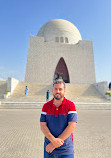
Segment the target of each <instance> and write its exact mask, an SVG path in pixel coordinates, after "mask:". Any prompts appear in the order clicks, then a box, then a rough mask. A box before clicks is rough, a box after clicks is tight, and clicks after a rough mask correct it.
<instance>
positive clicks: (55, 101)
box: [53, 98, 64, 107]
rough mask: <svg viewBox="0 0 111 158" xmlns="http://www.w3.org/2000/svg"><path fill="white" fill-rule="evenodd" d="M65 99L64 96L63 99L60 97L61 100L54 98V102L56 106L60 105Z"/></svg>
mask: <svg viewBox="0 0 111 158" xmlns="http://www.w3.org/2000/svg"><path fill="white" fill-rule="evenodd" d="M63 99H64V98H62V99H60V100H56V99H55V98H54V101H53V104H54V105H55V106H56V107H58V106H59V105H61V103H62V101H63Z"/></svg>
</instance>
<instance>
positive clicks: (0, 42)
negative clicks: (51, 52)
mask: <svg viewBox="0 0 111 158" xmlns="http://www.w3.org/2000/svg"><path fill="white" fill-rule="evenodd" d="M53 19H65V20H68V21H70V22H71V23H73V24H74V25H75V26H76V27H77V28H78V30H79V31H80V34H81V36H82V40H89V41H93V50H94V62H95V74H96V82H101V81H107V82H110V81H111V0H0V78H2V79H5V80H7V78H8V77H14V78H16V79H18V80H19V81H24V78H25V70H26V63H27V55H28V46H29V37H30V36H36V35H37V33H38V31H39V29H40V28H41V27H42V26H43V25H44V24H45V23H46V22H48V21H50V20H53Z"/></svg>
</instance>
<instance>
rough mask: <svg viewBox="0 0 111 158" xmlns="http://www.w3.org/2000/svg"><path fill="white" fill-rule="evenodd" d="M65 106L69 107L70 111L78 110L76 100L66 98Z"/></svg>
mask: <svg viewBox="0 0 111 158" xmlns="http://www.w3.org/2000/svg"><path fill="white" fill-rule="evenodd" d="M65 107H67V108H68V111H76V106H75V104H74V102H72V101H71V100H68V99H66V98H65Z"/></svg>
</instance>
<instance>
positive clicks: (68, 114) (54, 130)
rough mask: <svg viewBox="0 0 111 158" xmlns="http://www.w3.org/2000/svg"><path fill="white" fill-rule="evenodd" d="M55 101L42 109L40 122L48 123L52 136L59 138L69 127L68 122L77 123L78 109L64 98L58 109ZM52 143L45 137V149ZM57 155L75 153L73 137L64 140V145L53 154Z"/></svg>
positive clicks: (46, 104)
mask: <svg viewBox="0 0 111 158" xmlns="http://www.w3.org/2000/svg"><path fill="white" fill-rule="evenodd" d="M53 100H54V99H52V100H51V101H49V102H47V103H45V104H44V105H43V108H42V112H41V117H40V122H46V123H47V127H48V129H49V130H50V132H51V134H52V135H53V136H54V137H55V138H57V137H58V136H59V135H60V134H61V133H62V132H63V131H64V130H65V128H66V127H67V126H68V122H77V112H76V107H75V104H74V103H73V102H71V101H70V100H68V99H66V98H65V97H64V99H63V101H62V104H61V105H60V106H59V107H56V106H55V105H54V104H53ZM49 143H50V141H49V140H48V139H47V138H46V137H45V141H44V148H45V147H46V146H47V145H48V144H49ZM52 153H53V154H55V155H56V154H57V155H70V154H73V153H74V147H73V135H72V134H71V135H70V136H69V137H68V138H67V139H65V140H64V144H63V145H62V146H60V147H59V148H55V149H54V150H53V152H52Z"/></svg>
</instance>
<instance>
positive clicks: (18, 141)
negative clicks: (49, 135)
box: [0, 109, 111, 158]
mask: <svg viewBox="0 0 111 158" xmlns="http://www.w3.org/2000/svg"><path fill="white" fill-rule="evenodd" d="M40 112H41V109H0V158H43V138H44V137H43V134H42V132H41V131H40V127H39V118H40ZM74 140H75V158H107V157H108V158H109V157H111V110H80V109H78V123H77V127H76V130H75V132H74Z"/></svg>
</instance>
